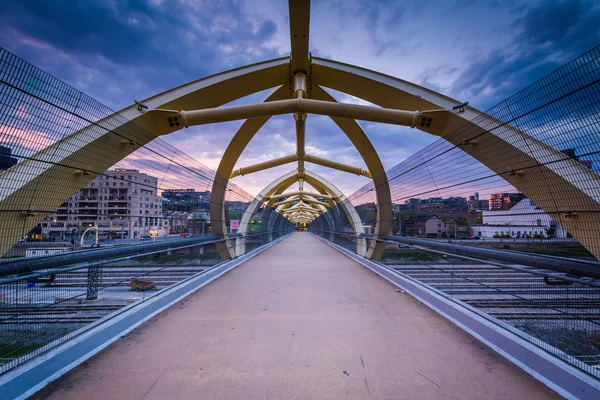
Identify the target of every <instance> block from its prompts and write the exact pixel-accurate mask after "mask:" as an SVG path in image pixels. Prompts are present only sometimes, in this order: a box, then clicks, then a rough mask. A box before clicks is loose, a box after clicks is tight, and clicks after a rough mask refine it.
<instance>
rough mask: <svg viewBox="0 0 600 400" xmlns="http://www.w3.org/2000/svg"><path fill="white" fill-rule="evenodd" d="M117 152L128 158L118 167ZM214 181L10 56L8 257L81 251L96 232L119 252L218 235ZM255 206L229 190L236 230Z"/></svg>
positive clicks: (5, 112) (2, 62) (4, 210)
mask: <svg viewBox="0 0 600 400" xmlns="http://www.w3.org/2000/svg"><path fill="white" fill-rule="evenodd" d="M115 146H116V147H115ZM115 149H116V150H115ZM111 151H112V152H114V151H117V152H118V153H119V155H122V156H123V157H124V158H123V159H122V160H120V161H118V162H117V163H116V164H114V165H113V162H111V161H110V159H111V157H106V152H111ZM112 159H114V158H112ZM214 177H215V172H214V171H212V170H210V169H209V168H207V167H206V166H204V165H202V164H201V163H199V162H198V161H196V160H194V159H193V158H192V157H190V156H188V155H187V154H185V153H184V152H182V151H180V150H179V149H177V148H175V147H173V146H171V145H169V144H168V143H167V142H165V141H163V140H161V139H157V138H156V136H155V135H154V134H151V133H149V132H148V131H146V130H145V129H144V128H143V127H142V126H138V125H136V124H134V123H131V122H130V121H129V120H128V119H127V118H126V117H125V116H123V115H122V114H120V113H114V112H113V111H112V110H110V109H109V108H108V107H106V106H104V105H102V104H101V103H99V102H97V101H96V100H94V99H92V98H91V97H89V96H87V95H85V94H83V93H81V92H79V91H77V90H75V89H74V88H72V87H70V86H69V85H67V84H65V83H64V82H61V81H60V80H58V79H56V78H54V77H52V76H50V75H48V74H46V73H45V72H43V71H41V70H40V69H38V68H36V67H34V66H32V65H31V64H28V63H27V62H25V61H24V60H22V59H20V58H18V57H16V56H15V55H13V54H11V53H9V52H8V51H6V50H4V49H0V226H1V228H2V229H0V247H1V249H0V253H2V254H0V256H3V257H5V258H6V257H33V256H36V257H37V256H40V255H47V254H53V253H57V252H62V251H73V250H77V249H78V248H79V247H80V246H81V243H82V242H81V237H82V235H84V233H85V231H86V230H88V228H92V229H91V232H88V234H87V235H86V237H85V238H84V242H83V243H84V244H85V243H87V245H88V246H89V245H90V244H91V243H92V242H93V233H94V232H95V231H96V230H98V234H99V236H100V240H101V241H105V240H106V241H109V242H111V243H113V244H115V243H117V242H119V241H120V243H125V242H126V240H130V241H135V240H139V239H149V238H150V237H156V236H158V237H164V236H167V235H168V234H169V233H178V234H184V235H185V234H188V235H193V236H197V235H201V234H206V233H209V232H210V217H209V212H208V209H209V206H210V204H211V202H213V199H212V197H211V188H212V185H213V184H214ZM161 195H163V197H161ZM252 199H253V197H252V196H251V195H250V194H248V193H247V192H245V191H244V190H243V189H241V188H239V187H238V186H236V185H235V184H233V183H229V184H228V186H227V188H226V196H225V203H224V204H223V206H224V207H225V208H226V215H225V218H226V222H227V223H229V221H230V220H238V219H239V218H240V216H241V214H242V213H243V212H244V211H245V209H246V207H247V206H248V204H249V203H250V202H251V201H252Z"/></svg>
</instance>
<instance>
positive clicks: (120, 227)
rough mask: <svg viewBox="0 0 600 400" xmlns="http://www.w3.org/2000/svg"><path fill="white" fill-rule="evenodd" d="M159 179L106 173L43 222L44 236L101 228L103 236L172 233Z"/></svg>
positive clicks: (127, 172) (134, 172)
mask: <svg viewBox="0 0 600 400" xmlns="http://www.w3.org/2000/svg"><path fill="white" fill-rule="evenodd" d="M157 186H158V178H156V177H154V176H151V175H147V174H144V173H141V172H140V171H138V170H135V169H123V168H116V169H115V170H114V171H106V172H105V173H104V174H103V175H101V176H98V177H97V178H96V179H95V180H93V181H92V182H90V183H88V184H87V185H85V186H84V187H83V188H82V189H81V190H79V192H78V193H76V194H75V195H73V196H71V197H70V198H69V199H68V200H67V201H65V202H64V203H63V204H62V205H61V206H60V207H59V208H58V209H57V210H56V212H54V213H52V214H50V215H49V216H48V217H46V219H44V220H43V221H42V223H41V229H42V235H44V236H47V237H48V236H56V237H58V238H62V237H64V236H65V235H66V234H68V233H69V232H72V231H73V230H76V231H79V232H80V233H83V231H84V230H85V229H87V228H89V227H98V231H99V234H100V236H109V235H113V236H114V237H117V238H120V237H123V238H141V237H142V236H145V235H148V234H149V233H150V231H151V230H153V231H157V232H158V234H159V235H161V236H162V235H164V234H166V233H167V232H168V221H167V220H166V219H164V218H163V213H162V198H161V197H160V196H158V191H157V189H158V188H157Z"/></svg>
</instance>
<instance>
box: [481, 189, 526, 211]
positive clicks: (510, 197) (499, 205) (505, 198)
mask: <svg viewBox="0 0 600 400" xmlns="http://www.w3.org/2000/svg"><path fill="white" fill-rule="evenodd" d="M524 198H525V195H524V194H523V193H494V194H492V195H490V201H489V203H490V208H489V210H490V211H501V210H510V209H511V208H513V207H514V206H515V204H517V203H518V202H520V201H521V200H523V199H524Z"/></svg>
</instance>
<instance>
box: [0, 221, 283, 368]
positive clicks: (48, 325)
mask: <svg viewBox="0 0 600 400" xmlns="http://www.w3.org/2000/svg"><path fill="white" fill-rule="evenodd" d="M287 233H289V232H288V231H275V232H260V233H252V234H248V235H245V236H244V240H245V242H246V248H247V251H251V250H254V249H257V248H259V247H261V246H263V245H265V244H267V243H268V242H270V241H272V240H275V239H278V238H280V237H282V236H284V235H285V234H287ZM238 237H240V236H238ZM238 237H233V238H232V239H231V240H232V241H233V244H234V245H235V241H236V239H237V238H238ZM222 241H223V240H222V239H220V240H214V239H213V238H211V237H206V238H204V240H203V241H196V243H191V244H189V243H181V242H180V241H178V242H176V243H170V247H165V246H162V247H161V246H154V248H153V247H152V246H151V245H152V244H148V245H142V246H140V245H137V246H128V247H131V248H137V249H136V250H135V251H134V252H129V253H128V252H125V253H123V252H122V251H121V252H119V251H113V252H112V253H110V252H105V253H106V254H105V255H104V257H103V258H98V257H96V256H95V257H93V259H94V260H95V261H89V262H79V263H77V264H69V263H68V260H71V261H73V260H81V257H82V256H85V254H86V253H87V254H88V255H89V256H91V255H95V254H96V253H97V252H98V251H99V250H95V251H88V252H78V254H79V255H78V256H77V255H76V254H68V255H60V257H57V256H50V257H42V258H39V259H36V260H29V261H30V262H35V263H36V264H35V269H31V270H30V271H26V270H25V269H23V268H22V266H21V265H20V264H19V263H13V264H14V265H13V267H10V268H8V267H6V266H5V267H6V268H5V269H4V270H3V273H2V275H3V277H2V278H1V279H0V374H2V373H4V372H6V371H8V370H10V369H12V368H14V367H16V366H18V365H20V364H22V363H23V362H25V361H27V360H30V359H32V358H33V357H36V356H38V355H40V354H42V353H43V352H46V351H48V350H49V349H52V348H54V347H56V346H57V345H59V344H62V343H64V342H66V341H67V340H70V339H72V338H73V337H75V336H77V335H80V334H81V333H83V332H85V331H87V330H89V329H90V328H92V327H94V326H96V325H97V324H99V323H102V322H105V321H107V320H109V319H110V318H113V317H114V316H116V315H117V314H119V313H121V312H123V311H125V310H128V309H129V308H131V307H134V306H136V305H139V304H141V303H143V302H144V301H147V300H149V299H151V298H152V297H154V296H156V295H157V294H159V293H161V292H162V291H164V290H166V289H169V288H171V287H173V286H174V285H177V284H179V283H181V282H183V281H184V280H187V279H189V278H192V277H194V276H196V275H198V274H203V273H205V272H207V271H208V270H210V269H211V268H213V267H215V266H216V265H218V264H220V263H221V259H220V258H219V253H218V251H217V249H216V246H215V245H216V243H218V242H222ZM155 244H157V245H158V244H159V243H155ZM140 249H142V250H143V251H140ZM101 250H102V249H101ZM104 250H111V249H104ZM121 250H123V249H121ZM74 256H75V257H74ZM91 258H92V257H90V259H91ZM61 260H62V261H61ZM65 260H66V261H67V262H65ZM44 261H45V264H44ZM44 265H45V268H44ZM57 265H62V266H61V267H58V266H57ZM9 272H10V273H12V274H14V275H12V276H11V275H8V273H9Z"/></svg>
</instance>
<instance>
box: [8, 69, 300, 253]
mask: <svg viewBox="0 0 600 400" xmlns="http://www.w3.org/2000/svg"><path fill="white" fill-rule="evenodd" d="M289 63H290V60H289V57H283V58H278V59H275V60H270V61H265V62H261V63H257V64H252V65H249V66H245V67H242V68H237V69H233V70H230V71H226V72H222V73H219V74H216V75H212V76H209V77H206V78H202V79H199V80H197V81H194V82H190V83H188V84H185V85H182V86H179V87H177V88H174V89H171V90H168V91H166V92H163V93H161V94H157V95H155V96H153V97H151V98H149V99H146V100H143V103H144V104H146V105H147V106H148V108H149V110H148V111H147V112H145V113H143V114H142V113H140V111H138V109H137V107H138V106H137V104H133V105H131V106H129V107H126V108H124V109H123V110H121V111H119V112H116V113H114V114H112V115H110V116H108V117H106V118H104V119H102V120H99V121H97V122H95V124H91V125H88V126H86V127H84V128H82V129H81V130H79V131H77V132H75V133H73V134H71V135H69V136H68V137H66V138H64V139H62V140H60V141H59V142H56V143H54V144H53V145H51V146H48V147H47V148H45V149H44V150H42V151H40V152H38V153H37V154H35V155H34V156H32V158H31V159H30V160H25V161H23V162H21V163H19V164H17V165H16V166H14V167H13V168H11V169H9V170H8V171H6V172H5V173H3V174H2V176H1V177H0V208H3V209H16V210H32V212H30V213H27V214H26V213H23V214H21V216H20V217H19V218H18V220H16V221H15V217H14V215H15V214H14V213H1V214H0V226H2V227H3V228H4V229H3V231H2V234H1V235H2V236H1V237H0V254H4V253H6V251H8V250H9V249H10V248H11V247H12V246H13V245H14V244H15V243H16V242H17V241H18V240H19V239H21V237H22V235H24V234H26V233H27V232H29V231H30V230H31V229H32V228H33V227H35V226H36V225H37V224H38V223H39V222H40V221H41V220H42V219H43V218H44V217H45V216H46V215H48V214H49V212H52V211H54V210H55V209H56V208H57V207H58V206H60V205H61V204H62V203H63V202H64V200H65V199H67V198H69V197H70V196H71V195H73V194H74V193H76V192H77V191H78V190H79V189H80V188H81V187H83V186H85V185H86V184H88V183H89V182H91V181H92V180H94V179H95V178H96V176H97V174H95V173H103V172H104V171H106V170H107V169H108V168H110V167H111V166H113V165H114V164H115V163H117V162H118V161H120V160H122V159H123V158H125V157H127V156H128V155H129V154H131V153H132V152H134V151H135V150H137V149H139V148H140V146H143V145H145V144H147V143H148V142H150V141H152V140H153V139H155V138H156V137H158V136H161V135H164V134H168V133H171V132H173V131H175V130H177V129H179V128H169V127H168V126H167V125H166V124H165V123H164V120H165V117H166V115H165V113H168V111H163V110H157V109H158V108H161V109H186V108H196V109H202V108H213V107H219V106H221V105H223V104H226V103H228V102H231V101H233V100H236V99H238V98H240V97H244V96H247V95H249V94H252V93H256V92H259V91H262V90H266V89H269V88H273V87H277V86H280V85H281V84H282V83H283V82H287V80H288V79H289ZM130 144H133V146H132V145H130ZM99 155H100V156H99ZM70 166H72V167H70ZM82 171H92V173H89V174H88V173H85V174H84V173H81V172H82ZM94 172H95V173H94ZM57 180H60V181H61V185H56V184H55V182H56V181H57ZM218 219H220V218H218Z"/></svg>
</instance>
